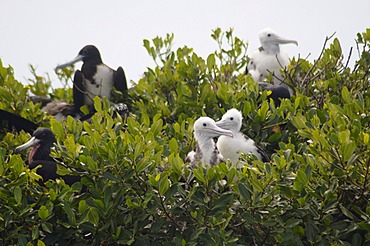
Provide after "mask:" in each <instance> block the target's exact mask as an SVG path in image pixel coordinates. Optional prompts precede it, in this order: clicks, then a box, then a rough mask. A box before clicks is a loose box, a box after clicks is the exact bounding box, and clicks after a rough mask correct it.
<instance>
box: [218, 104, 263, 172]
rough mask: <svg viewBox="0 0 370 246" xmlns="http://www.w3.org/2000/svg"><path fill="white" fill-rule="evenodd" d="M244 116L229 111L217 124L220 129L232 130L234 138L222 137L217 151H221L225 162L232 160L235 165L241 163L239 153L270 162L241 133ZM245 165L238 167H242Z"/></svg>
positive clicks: (235, 110) (231, 110)
mask: <svg viewBox="0 0 370 246" xmlns="http://www.w3.org/2000/svg"><path fill="white" fill-rule="evenodd" d="M242 120H243V116H242V113H241V112H240V111H239V110H237V109H235V108H233V109H229V110H228V111H227V112H226V113H225V114H224V115H223V116H222V118H221V120H219V121H217V122H216V125H217V126H218V127H220V128H223V129H226V130H230V131H232V133H233V136H234V137H233V138H231V137H229V136H225V135H223V136H220V137H219V138H218V140H217V149H218V150H219V151H220V153H221V155H222V156H223V158H224V160H225V161H226V160H228V159H229V160H230V161H231V163H232V164H233V165H237V164H238V163H239V157H240V154H239V153H238V152H239V151H241V152H244V153H246V154H253V155H255V156H256V157H257V158H258V159H259V160H261V161H263V162H268V161H270V159H269V157H268V156H267V155H266V153H265V152H264V151H263V150H262V149H261V148H260V147H259V146H258V145H257V144H256V143H255V142H254V141H253V140H252V139H250V138H249V137H247V136H246V135H244V134H243V133H242V132H240V129H241V127H242ZM241 166H243V165H238V167H241Z"/></svg>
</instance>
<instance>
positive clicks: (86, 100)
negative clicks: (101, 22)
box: [55, 45, 127, 110]
mask: <svg viewBox="0 0 370 246" xmlns="http://www.w3.org/2000/svg"><path fill="white" fill-rule="evenodd" d="M79 61H82V62H83V65H82V67H81V71H80V70H77V71H76V72H75V74H74V79H73V102H74V105H75V107H76V108H77V109H78V110H79V109H80V107H82V106H84V105H86V106H91V105H93V98H94V97H95V96H99V97H101V98H103V97H106V98H108V100H111V94H112V90H113V87H114V88H115V89H116V90H118V91H120V92H122V94H123V95H127V80H126V75H125V72H124V71H123V68H122V67H118V69H117V70H113V69H112V68H110V67H108V66H107V65H105V64H104V63H103V61H102V58H101V56H100V52H99V50H98V49H97V48H96V47H95V46H94V45H86V46H85V47H83V48H82V49H81V50H80V52H79V53H78V55H77V57H76V58H75V59H73V60H72V61H70V62H67V63H64V64H62V65H59V66H57V67H56V68H55V70H58V69H62V68H65V67H67V66H70V65H72V64H74V63H76V62H79Z"/></svg>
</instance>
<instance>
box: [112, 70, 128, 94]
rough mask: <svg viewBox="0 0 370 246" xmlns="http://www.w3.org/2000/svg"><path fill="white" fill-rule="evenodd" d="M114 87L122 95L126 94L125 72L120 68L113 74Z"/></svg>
mask: <svg viewBox="0 0 370 246" xmlns="http://www.w3.org/2000/svg"><path fill="white" fill-rule="evenodd" d="M113 79H114V87H115V88H116V89H117V90H119V91H120V92H122V93H125V92H127V80H126V75H125V71H123V68H122V67H118V69H117V71H116V72H115V74H114V78H113Z"/></svg>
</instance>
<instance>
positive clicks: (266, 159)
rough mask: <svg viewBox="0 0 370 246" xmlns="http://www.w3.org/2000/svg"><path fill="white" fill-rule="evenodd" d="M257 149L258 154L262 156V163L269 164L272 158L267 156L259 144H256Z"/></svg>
mask: <svg viewBox="0 0 370 246" xmlns="http://www.w3.org/2000/svg"><path fill="white" fill-rule="evenodd" d="M255 146H256V148H257V152H258V153H259V154H260V155H261V156H262V160H261V161H262V162H269V161H270V158H269V157H268V156H267V154H266V152H265V151H264V150H263V149H262V148H261V147H260V146H258V145H257V144H255Z"/></svg>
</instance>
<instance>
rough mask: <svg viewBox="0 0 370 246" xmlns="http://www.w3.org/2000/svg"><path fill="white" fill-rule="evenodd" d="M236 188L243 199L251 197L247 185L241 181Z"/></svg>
mask: <svg viewBox="0 0 370 246" xmlns="http://www.w3.org/2000/svg"><path fill="white" fill-rule="evenodd" d="M238 189H239V193H240V195H241V196H242V197H243V199H244V200H246V201H249V200H250V198H251V197H250V194H249V191H248V188H247V186H246V185H245V184H243V183H238Z"/></svg>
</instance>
